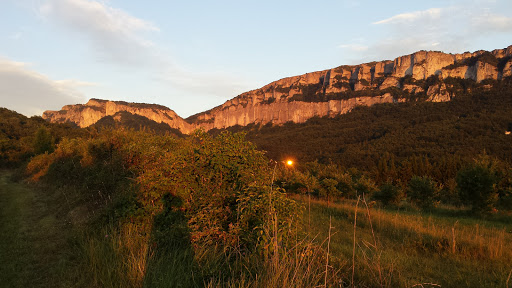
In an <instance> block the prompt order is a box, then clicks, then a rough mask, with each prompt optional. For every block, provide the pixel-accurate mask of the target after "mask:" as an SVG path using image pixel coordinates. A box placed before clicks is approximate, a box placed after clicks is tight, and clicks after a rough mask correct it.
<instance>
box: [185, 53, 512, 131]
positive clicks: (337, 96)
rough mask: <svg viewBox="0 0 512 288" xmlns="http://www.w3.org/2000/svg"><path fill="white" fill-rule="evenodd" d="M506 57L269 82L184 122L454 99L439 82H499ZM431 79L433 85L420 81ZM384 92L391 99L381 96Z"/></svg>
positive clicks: (478, 56)
mask: <svg viewBox="0 0 512 288" xmlns="http://www.w3.org/2000/svg"><path fill="white" fill-rule="evenodd" d="M510 58H512V46H509V47H507V48H505V49H497V50H494V51H491V52H487V51H476V52H473V53H470V52H466V53H462V54H447V53H442V52H438V51H419V52H416V53H413V54H410V55H406V56H401V57H398V58H396V59H395V60H393V61H389V60H386V61H380V62H371V63H365V64H361V65H354V66H347V65H345V66H340V67H337V68H334V69H329V70H324V71H318V72H313V73H307V74H304V75H300V76H295V77H288V78H284V79H281V80H278V81H275V82H272V83H270V84H268V85H266V86H264V87H262V88H260V89H256V90H252V91H249V92H246V93H243V94H241V95H239V96H238V97H235V98H234V99H231V100H229V101H227V102H225V103H224V104H222V105H220V106H218V107H216V108H214V109H212V110H209V111H206V112H202V113H199V114H196V115H194V116H191V117H189V118H187V119H186V120H187V121H188V122H189V123H191V124H193V125H194V126H195V127H204V128H205V129H211V128H225V127H229V126H233V125H247V124H249V123H276V124H280V123H285V122H288V121H293V122H303V121H305V120H306V119H309V118H311V117H313V116H334V115H338V114H342V113H346V112H347V111H350V110H351V109H353V108H354V107H355V106H357V105H373V104H375V103H382V102H389V103H391V102H393V99H394V101H395V102H396V101H406V99H407V97H404V95H411V94H412V95H414V94H421V95H424V96H423V97H424V98H423V99H425V100H426V101H432V102H443V101H450V100H451V99H452V98H453V96H454V95H452V94H451V92H449V91H448V89H447V87H446V85H445V84H444V83H442V82H443V79H446V78H448V77H454V78H462V79H468V80H473V81H476V82H478V83H480V82H482V81H483V80H486V79H492V80H500V79H501V78H503V77H507V76H510V75H511V74H512V70H511V69H512V62H511V61H510V60H509V59H510ZM507 59H508V60H509V61H508V62H506V63H505V61H504V60H507ZM500 63H502V64H501V65H500ZM503 63H505V64H503ZM431 77H434V79H435V80H436V81H426V80H427V79H429V78H431ZM439 82H441V83H439ZM428 83H434V84H428ZM428 85H430V86H428ZM389 89H395V90H389ZM400 91H401V92H400ZM390 92H391V93H394V94H393V96H391V94H389V96H384V95H386V93H390ZM347 98H348V99H347ZM372 98H374V99H372ZM415 98H416V99H417V97H415ZM370 99H372V100H370ZM383 99H386V100H383Z"/></svg>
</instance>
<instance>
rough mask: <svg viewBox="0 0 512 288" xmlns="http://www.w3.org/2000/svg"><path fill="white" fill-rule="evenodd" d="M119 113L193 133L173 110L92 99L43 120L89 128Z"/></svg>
mask: <svg viewBox="0 0 512 288" xmlns="http://www.w3.org/2000/svg"><path fill="white" fill-rule="evenodd" d="M118 112H128V113H131V114H135V115H140V116H144V117H146V118H148V119H150V120H153V121H155V122H157V123H165V124H167V125H169V126H170V127H171V128H175V129H179V130H180V131H182V132H183V133H188V132H190V131H191V128H192V127H191V125H190V124H189V123H187V122H185V121H184V120H183V118H181V117H180V116H178V114H176V113H175V112H174V111H172V110H171V109H169V108H167V107H164V106H161V105H155V104H141V103H127V102H123V101H107V100H100V99H91V100H89V102H87V103H86V104H83V105H82V104H78V105H67V106H64V107H62V110H60V111H45V112H44V113H43V118H44V119H46V120H49V121H51V122H56V123H64V122H73V123H76V124H77V125H78V126H79V127H87V126H90V125H92V124H94V123H96V122H98V121H99V120H100V119H101V118H103V117H105V116H114V115H116V113H118Z"/></svg>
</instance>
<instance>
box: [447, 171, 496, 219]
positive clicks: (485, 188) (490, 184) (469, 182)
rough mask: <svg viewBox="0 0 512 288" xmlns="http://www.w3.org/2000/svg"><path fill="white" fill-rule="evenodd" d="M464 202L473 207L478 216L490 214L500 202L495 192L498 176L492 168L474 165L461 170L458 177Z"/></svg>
mask: <svg viewBox="0 0 512 288" xmlns="http://www.w3.org/2000/svg"><path fill="white" fill-rule="evenodd" d="M456 181H457V187H458V190H459V195H460V198H461V199H462V201H464V202H465V203H467V204H470V205H471V206H472V210H473V212H474V213H476V214H480V213H486V212H490V211H492V210H493V209H494V207H495V204H496V201H497V200H498V193H497V192H496V190H495V185H496V183H497V175H496V173H495V172H494V171H492V169H491V168H489V167H487V166H485V165H482V164H474V165H471V166H468V167H466V168H463V169H461V170H460V171H459V172H458V173H457V177H456Z"/></svg>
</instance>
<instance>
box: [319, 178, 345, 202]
mask: <svg viewBox="0 0 512 288" xmlns="http://www.w3.org/2000/svg"><path fill="white" fill-rule="evenodd" d="M320 185H321V187H322V189H320V196H324V197H327V203H330V200H331V198H332V197H336V196H341V195H339V194H340V193H339V190H338V189H337V188H336V185H338V181H336V180H335V179H332V178H325V179H323V180H322V181H320Z"/></svg>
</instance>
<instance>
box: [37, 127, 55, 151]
mask: <svg viewBox="0 0 512 288" xmlns="http://www.w3.org/2000/svg"><path fill="white" fill-rule="evenodd" d="M45 152H48V153H51V152H53V138H52V135H51V134H50V131H48V129H47V128H46V127H44V126H41V128H39V130H37V132H36V134H35V138H34V153H35V154H36V155H39V154H43V153H45Z"/></svg>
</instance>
